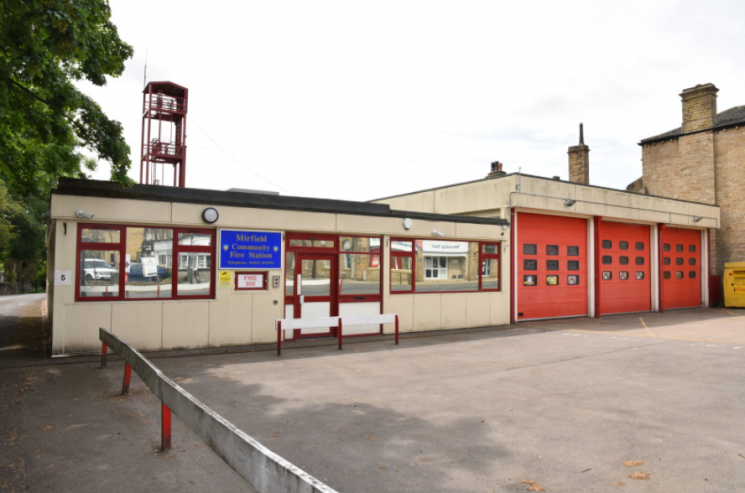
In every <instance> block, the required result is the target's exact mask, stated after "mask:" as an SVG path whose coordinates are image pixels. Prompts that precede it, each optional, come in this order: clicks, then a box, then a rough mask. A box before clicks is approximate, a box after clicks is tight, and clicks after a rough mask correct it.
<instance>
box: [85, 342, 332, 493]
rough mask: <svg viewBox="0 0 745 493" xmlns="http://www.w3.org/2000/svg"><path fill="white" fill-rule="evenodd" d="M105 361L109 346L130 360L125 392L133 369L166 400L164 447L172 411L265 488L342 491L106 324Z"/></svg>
mask: <svg viewBox="0 0 745 493" xmlns="http://www.w3.org/2000/svg"><path fill="white" fill-rule="evenodd" d="M98 333H99V339H100V340H101V342H102V350H103V352H102V354H101V367H102V368H105V367H106V353H107V347H108V348H110V349H111V350H112V351H113V352H114V353H116V354H118V355H119V356H121V357H122V358H123V359H124V361H125V362H126V366H125V370H124V385H123V388H122V393H126V392H127V390H128V389H129V377H130V375H131V372H132V369H134V371H135V373H137V375H139V377H140V378H141V379H142V381H143V382H144V383H145V385H147V386H148V387H149V388H150V390H152V391H153V395H155V396H156V397H157V398H158V399H160V401H161V402H162V412H163V419H162V427H163V428H162V439H163V449H164V450H165V449H168V448H170V446H171V411H173V413H174V414H176V416H178V418H179V419H180V420H181V421H182V422H183V423H184V424H186V425H187V426H188V427H189V428H191V430H192V431H193V432H194V433H196V434H197V435H198V436H199V437H200V438H201V439H202V440H203V441H204V443H205V444H207V446H209V447H210V448H211V449H212V450H213V451H214V452H215V453H216V454H217V455H218V456H220V457H221V458H222V460H224V461H225V462H226V463H227V464H228V465H229V466H230V467H232V468H233V469H234V470H235V471H236V472H237V473H238V474H240V476H241V477H242V478H243V479H245V480H246V481H247V482H248V483H249V484H250V485H251V486H252V487H253V488H254V489H256V491H258V492H261V493H337V492H336V490H334V489H332V488H330V487H329V486H327V485H325V484H324V483H322V482H321V481H319V480H318V479H316V478H314V477H313V476H311V475H310V474H308V473H306V472H305V471H303V470H302V469H300V468H299V467H297V466H295V465H293V464H292V463H290V462H288V461H287V460H285V459H283V458H282V457H280V456H279V455H277V454H275V453H274V452H272V451H271V450H269V449H268V448H266V447H265V446H263V445H262V444H260V443H259V442H258V441H256V440H255V439H254V438H251V437H250V436H249V435H248V434H246V433H245V432H243V431H241V430H239V429H238V428H236V427H235V425H234V424H232V423H231V422H230V421H228V420H227V419H225V418H223V417H222V416H220V415H219V414H217V413H216V412H215V411H213V410H212V409H210V408H209V407H207V406H206V405H205V404H203V403H202V402H201V401H199V399H197V398H196V397H194V396H193V395H191V394H190V393H189V392H187V391H186V390H184V389H183V388H181V387H179V386H178V385H177V384H176V383H175V382H174V381H173V380H171V379H170V378H168V377H167V376H165V375H164V374H163V372H161V371H160V370H159V369H158V368H157V367H156V366H155V365H153V364H152V363H151V362H150V361H149V360H148V359H147V358H145V357H144V356H143V355H142V354H140V353H139V352H138V351H137V350H136V349H135V348H133V347H132V346H130V345H129V344H127V343H126V342H124V341H122V340H121V339H119V338H118V337H116V336H115V335H114V334H112V333H111V332H109V331H107V330H105V329H103V328H101V329H99V331H98Z"/></svg>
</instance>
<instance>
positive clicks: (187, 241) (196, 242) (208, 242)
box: [178, 233, 212, 246]
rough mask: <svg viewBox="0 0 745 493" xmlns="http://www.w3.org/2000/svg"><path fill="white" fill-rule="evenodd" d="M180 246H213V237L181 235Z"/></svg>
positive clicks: (200, 234)
mask: <svg viewBox="0 0 745 493" xmlns="http://www.w3.org/2000/svg"><path fill="white" fill-rule="evenodd" d="M178 244H179V245H189V246H212V235H211V234H208V233H179V234H178Z"/></svg>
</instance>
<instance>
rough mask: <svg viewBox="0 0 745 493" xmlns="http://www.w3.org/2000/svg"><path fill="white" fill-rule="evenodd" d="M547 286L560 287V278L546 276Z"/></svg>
mask: <svg viewBox="0 0 745 493" xmlns="http://www.w3.org/2000/svg"><path fill="white" fill-rule="evenodd" d="M546 284H547V285H548V286H558V285H559V276H546Z"/></svg>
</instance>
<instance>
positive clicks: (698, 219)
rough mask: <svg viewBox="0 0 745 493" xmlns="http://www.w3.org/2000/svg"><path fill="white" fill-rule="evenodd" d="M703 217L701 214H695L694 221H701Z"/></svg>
mask: <svg viewBox="0 0 745 493" xmlns="http://www.w3.org/2000/svg"><path fill="white" fill-rule="evenodd" d="M702 219H703V217H701V216H693V222H694V223H697V222H699V221H700V220H702Z"/></svg>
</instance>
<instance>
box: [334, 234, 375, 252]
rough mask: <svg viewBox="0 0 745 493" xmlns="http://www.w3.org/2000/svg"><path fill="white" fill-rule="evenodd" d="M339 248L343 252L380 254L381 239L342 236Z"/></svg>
mask: <svg viewBox="0 0 745 493" xmlns="http://www.w3.org/2000/svg"><path fill="white" fill-rule="evenodd" d="M339 248H340V249H341V251H342V252H379V251H380V238H355V237H352V236H342V237H341V238H340V239H339Z"/></svg>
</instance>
